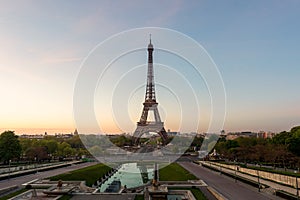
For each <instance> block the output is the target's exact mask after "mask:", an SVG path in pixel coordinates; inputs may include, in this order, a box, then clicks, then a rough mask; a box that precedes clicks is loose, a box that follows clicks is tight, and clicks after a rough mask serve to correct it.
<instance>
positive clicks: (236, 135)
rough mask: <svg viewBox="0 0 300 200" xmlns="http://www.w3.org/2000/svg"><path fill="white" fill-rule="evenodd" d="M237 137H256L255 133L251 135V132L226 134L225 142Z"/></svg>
mask: <svg viewBox="0 0 300 200" xmlns="http://www.w3.org/2000/svg"><path fill="white" fill-rule="evenodd" d="M239 137H248V138H250V137H255V138H256V137H257V133H253V132H251V131H243V132H235V133H228V134H227V135H226V140H234V139H236V138H239Z"/></svg>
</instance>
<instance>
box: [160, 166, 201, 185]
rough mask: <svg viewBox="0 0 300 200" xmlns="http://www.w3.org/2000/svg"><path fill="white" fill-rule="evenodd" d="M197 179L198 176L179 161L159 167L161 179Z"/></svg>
mask: <svg viewBox="0 0 300 200" xmlns="http://www.w3.org/2000/svg"><path fill="white" fill-rule="evenodd" d="M196 179H197V178H196V177H195V176H194V175H193V174H191V173H190V172H189V171H187V170H186V169H184V168H183V167H181V166H180V165H179V164H177V163H172V164H170V165H168V166H166V167H164V168H161V169H159V180H160V181H187V180H196Z"/></svg>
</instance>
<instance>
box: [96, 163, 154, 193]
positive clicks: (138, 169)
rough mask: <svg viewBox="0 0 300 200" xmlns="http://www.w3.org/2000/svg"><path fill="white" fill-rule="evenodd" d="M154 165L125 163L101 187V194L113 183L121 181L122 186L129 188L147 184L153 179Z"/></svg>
mask: <svg viewBox="0 0 300 200" xmlns="http://www.w3.org/2000/svg"><path fill="white" fill-rule="evenodd" d="M153 169H154V165H153V164H145V163H142V164H140V163H124V164H122V165H121V167H120V168H119V170H118V171H117V172H116V173H115V174H113V175H112V176H111V177H110V178H108V179H107V180H106V181H105V182H104V183H103V184H102V185H101V186H100V187H99V191H100V192H105V190H106V189H107V188H109V187H110V186H111V185H112V183H113V181H115V182H116V181H120V182H121V186H122V187H124V186H126V187H127V188H134V187H138V186H141V185H144V184H146V183H147V182H149V181H150V180H152V179H153Z"/></svg>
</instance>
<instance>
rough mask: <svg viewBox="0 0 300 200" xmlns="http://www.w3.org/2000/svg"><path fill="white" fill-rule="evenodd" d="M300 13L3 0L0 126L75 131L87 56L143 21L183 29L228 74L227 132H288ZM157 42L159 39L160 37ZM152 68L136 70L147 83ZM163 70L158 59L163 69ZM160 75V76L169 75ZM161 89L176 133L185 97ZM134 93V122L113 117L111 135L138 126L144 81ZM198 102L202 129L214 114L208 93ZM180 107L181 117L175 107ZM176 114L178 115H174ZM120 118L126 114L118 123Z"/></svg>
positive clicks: (291, 5)
mask: <svg viewBox="0 0 300 200" xmlns="http://www.w3.org/2000/svg"><path fill="white" fill-rule="evenodd" d="M299 19H300V1H298V0H286V1H280V0H253V1H231V0H228V1H96V0H95V1H76V0H74V1H53V0H51V1H50V0H49V1H47V0H45V1H30V0H28V1H14V0H12V1H4V0H3V1H2V2H1V7H0V30H1V31H0V46H1V48H0V92H1V100H0V130H2V131H3V130H15V131H16V132H17V133H20V134H21V133H24V132H26V133H30V132H32V133H33V132H34V133H36V132H39V131H40V132H44V131H48V132H50V133H51V132H54V130H55V131H61V132H70V131H72V130H74V129H75V128H76V123H75V121H74V115H73V113H74V111H73V94H74V87H75V85H76V80H77V77H78V74H79V73H80V70H81V66H82V63H83V61H84V59H85V58H86V57H87V55H89V53H90V52H91V50H93V49H94V48H95V47H96V46H97V45H98V44H99V43H101V42H103V41H105V40H106V39H107V38H109V37H111V36H112V35H115V34H118V33H119V32H122V31H126V30H130V29H133V28H142V27H161V28H168V29H172V30H175V31H179V32H181V33H183V34H185V35H187V36H189V37H191V38H192V39H194V40H195V41H197V42H198V43H199V44H201V45H202V46H203V48H204V49H205V50H206V51H207V52H208V54H209V55H210V56H211V58H212V59H213V61H214V63H215V64H216V66H217V67H218V69H219V71H220V74H221V77H222V79H223V82H224V87H225V91H226V98H227V100H226V118H225V121H224V127H223V128H224V130H225V131H227V132H229V131H233V132H234V131H246V130H250V131H261V130H264V131H273V132H280V131H284V130H289V129H290V128H291V127H293V126H296V125H299V124H300V92H299V85H300V78H299V75H300V59H299V53H300V37H299V35H300V21H299ZM127 42H128V43H130V42H131V41H127ZM153 43H154V45H158V44H157V43H156V44H155V35H153ZM147 44H148V38H145V47H146V46H147ZM154 48H155V46H154ZM155 53H156V54H155V55H154V56H156V57H155V58H157V61H159V59H161V60H163V59H162V57H164V60H165V61H166V62H167V61H168V59H167V58H168V56H169V55H165V56H164V54H163V52H161V53H160V52H159V51H155ZM146 56H147V55H146V52H144V53H143V52H138V53H137V54H135V57H134V58H135V59H137V60H139V62H137V63H136V64H137V65H140V64H146V61H147V59H146ZM128 58H130V56H129V57H128ZM155 58H154V59H155ZM171 60H172V58H171V57H169V61H170V62H167V63H168V65H170V66H171V67H172V62H171ZM121 61H122V59H120V60H118V62H121ZM143 61H145V63H143ZM178 62H179V61H178ZM124 63H126V59H125V58H124ZM162 64H163V63H162ZM119 65H122V63H121V64H119ZM145 67H146V65H144V68H143V67H140V68H137V71H138V70H140V72H139V73H138V74H139V78H140V80H141V81H142V80H145V79H146V74H145V72H146V68H145ZM116 68H117V64H116ZM164 69H165V68H163V67H161V68H160V67H159V64H157V71H156V72H159V71H160V70H162V71H163V70H164ZM143 70H144V71H143ZM112 73H113V72H112ZM141 74H144V77H143V76H141ZM158 74H161V73H158ZM155 76H157V77H155V78H157V80H158V81H159V80H163V79H166V77H159V76H160V75H157V74H155ZM124 81H125V80H124ZM130 83H133V82H130V80H127V82H126V81H125V82H124V84H123V86H126V85H127V84H130ZM98 86H99V85H98ZM99 87H101V84H100V86H99ZM132 87H133V86H132ZM176 87H177V86H176ZM181 87H183V86H182V85H181V84H178V88H179V89H182V90H184V88H181ZM200 88H202V86H201V87H200ZM203 88H205V87H203ZM156 89H157V93H158V94H159V95H160V96H161V98H160V97H159V96H157V99H158V102H161V103H160V104H159V105H160V114H161V117H162V119H163V121H165V122H166V124H165V125H166V128H167V129H171V130H175V131H176V130H178V123H179V122H180V120H183V119H180V114H178V113H180V109H178V107H180V106H179V105H180V103H181V104H183V105H186V102H179V103H174V106H173V107H172V106H170V105H173V103H169V102H168V101H167V99H173V100H172V102H176V98H175V96H176V95H175V96H174V95H173V96H172V93H171V92H170V91H168V90H165V92H163V91H164V89H163V87H159V86H158V87H157V88H156ZM120 91H121V89H120ZM204 93H206V94H207V91H206V92H205V91H204ZM120 94H121V93H120ZM99 95H100V94H99V93H97V91H96V94H95V100H97V102H98V103H96V104H95V108H99V109H100V108H101V103H99V102H101V101H100V100H101V98H102V96H101V95H100V96H99ZM104 95H105V94H104ZM164 95H165V96H164ZM168 95H169V96H168ZM132 96H133V97H134V98H133V97H130V99H126V101H128V102H129V104H130V106H129V107H130V109H128V113H129V114H128V115H129V116H130V120H131V121H132V123H131V124H130V125H128V127H126V125H124V126H125V127H126V128H124V129H125V130H123V129H122V130H119V129H118V128H116V125H112V124H111V123H112V122H103V121H102V124H104V125H103V126H105V128H104V129H105V130H104V132H107V133H110V132H118V131H128V132H130V131H134V130H133V129H134V128H135V123H136V121H138V120H139V116H140V114H141V109H142V101H143V99H144V97H143V96H144V88H143V87H142V86H141V87H140V88H139V89H137V92H135V93H133V94H132ZM135 96H136V97H135ZM182 96H184V95H182ZM205 98H206V96H205ZM198 101H201V102H200V103H199V105H200V113H201V117H200V118H201V120H202V121H203V123H200V127H199V128H198V129H197V130H196V131H199V132H205V131H206V129H207V126H208V125H207V124H208V121H209V116H210V114H207V113H206V111H207V110H209V109H208V108H207V107H206V105H207V102H209V100H201V99H200V100H199V99H198ZM119 103H120V102H118V103H116V104H119ZM112 104H113V102H112ZM176 105H177V106H176ZM186 107H187V108H185V109H191V110H193V109H194V108H193V107H188V106H186ZM208 107H209V106H208ZM114 109H116V108H114V107H112V108H111V109H110V110H114ZM172 109H173V110H174V113H175V114H174V113H172V112H169V113H170V114H168V110H172ZM181 112H182V111H181ZM207 112H208V111H207ZM95 114H96V116H98V115H101V116H98V120H101V119H102V118H101V117H104V118H105V114H106V113H104V114H103V113H102V114H99V113H97V111H95ZM114 114H115V113H114ZM108 115H111V113H108ZM174 115H179V117H178V116H177V117H174V118H172V117H170V116H174ZM115 117H116V118H117V117H118V116H115ZM126 120H128V119H126ZM126 120H125V119H124V121H126ZM122 122H123V120H122V119H120V120H119V123H122ZM202 124H203V126H202ZM120 126H123V125H122V124H121V125H120V124H119V127H120ZM189 131H190V130H189Z"/></svg>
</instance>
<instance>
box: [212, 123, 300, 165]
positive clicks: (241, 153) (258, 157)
mask: <svg viewBox="0 0 300 200" xmlns="http://www.w3.org/2000/svg"><path fill="white" fill-rule="evenodd" d="M215 149H216V150H217V152H219V153H220V154H221V156H222V157H223V158H227V159H229V160H232V161H233V160H236V161H239V162H246V163H264V164H270V165H273V166H281V167H289V168H298V167H299V166H300V157H299V156H300V126H297V127H294V128H292V129H291V130H290V131H289V132H286V131H284V132H281V133H279V134H277V135H275V136H274V137H273V138H272V139H261V138H245V137H240V138H237V139H235V140H226V139H224V138H222V139H220V140H219V141H218V143H217V144H216V146H215Z"/></svg>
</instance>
